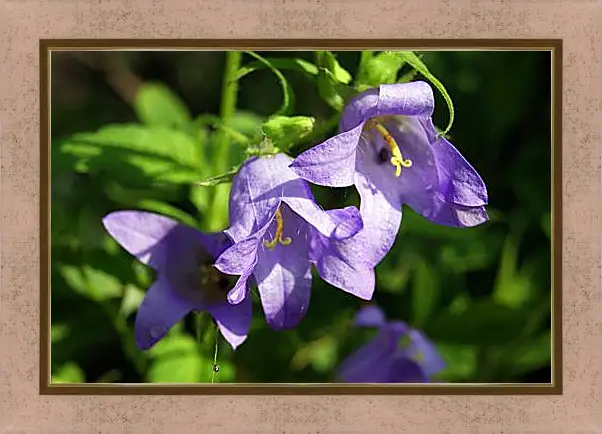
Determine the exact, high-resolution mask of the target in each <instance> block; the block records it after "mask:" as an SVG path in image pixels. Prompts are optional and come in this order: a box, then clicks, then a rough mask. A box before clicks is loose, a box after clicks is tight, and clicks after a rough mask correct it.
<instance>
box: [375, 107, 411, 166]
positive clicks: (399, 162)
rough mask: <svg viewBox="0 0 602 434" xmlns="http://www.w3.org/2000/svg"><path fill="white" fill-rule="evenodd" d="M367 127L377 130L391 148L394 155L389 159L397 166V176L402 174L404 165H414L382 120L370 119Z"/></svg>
mask: <svg viewBox="0 0 602 434" xmlns="http://www.w3.org/2000/svg"><path fill="white" fill-rule="evenodd" d="M367 127H368V128H370V129H373V130H375V131H376V132H377V133H378V134H379V135H380V136H381V137H382V138H383V140H384V141H385V143H386V144H387V146H388V147H389V149H390V150H391V154H392V156H391V159H390V160H389V161H390V163H391V164H392V165H393V166H394V167H395V176H396V177H399V176H400V175H401V168H402V167H405V168H409V167H412V160H410V159H404V158H403V155H402V154H401V150H400V149H399V145H398V144H397V142H396V141H395V139H394V138H393V136H392V135H391V134H390V133H389V131H388V130H387V129H386V128H385V126H384V125H383V124H382V123H381V122H380V121H378V120H376V119H370V120H369V121H368V123H367Z"/></svg>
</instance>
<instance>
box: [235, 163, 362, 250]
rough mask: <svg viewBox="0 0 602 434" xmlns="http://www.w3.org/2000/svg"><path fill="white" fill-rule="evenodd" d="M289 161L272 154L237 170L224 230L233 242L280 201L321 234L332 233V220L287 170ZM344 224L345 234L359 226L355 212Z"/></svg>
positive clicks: (268, 216)
mask: <svg viewBox="0 0 602 434" xmlns="http://www.w3.org/2000/svg"><path fill="white" fill-rule="evenodd" d="M291 162H292V158H291V157H289V156H288V155H285V154H276V155H274V156H265V157H260V158H253V159H251V160H249V161H248V162H247V163H245V165H244V166H243V168H242V169H241V170H240V171H239V173H238V174H237V176H236V178H235V182H234V184H235V185H234V186H233V189H232V194H231V196H230V222H231V225H232V226H231V227H230V228H228V229H227V230H226V232H227V233H228V235H230V236H231V237H232V238H233V239H234V240H235V241H238V240H240V239H242V238H245V237H247V236H249V235H250V234H251V233H252V232H254V231H256V230H258V228H260V227H262V226H264V225H265V224H266V222H267V221H268V220H269V219H271V217H272V216H273V214H274V213H275V211H276V209H277V208H278V207H279V206H280V203H281V202H284V203H286V204H287V205H288V206H290V208H291V209H292V210H293V211H295V212H296V213H297V214H298V215H299V216H301V217H302V218H303V219H305V220H306V221H307V222H309V223H310V224H311V225H312V226H314V227H315V228H316V229H318V230H319V231H320V232H321V233H323V234H324V235H326V236H331V235H332V234H333V231H335V229H336V224H335V222H333V221H332V219H331V218H330V217H329V215H328V214H327V213H326V212H325V211H324V210H323V209H321V208H320V207H319V206H318V204H317V203H316V201H315V198H314V196H313V193H312V191H311V188H310V187H309V184H308V183H307V182H306V181H305V180H303V179H301V178H299V176H298V175H297V174H295V173H294V172H293V171H292V170H291V169H290V167H289V165H290V164H291ZM347 226H348V228H347V231H346V232H345V233H344V234H343V235H345V236H350V234H351V235H352V234H353V233H355V232H357V231H358V230H359V229H361V218H360V217H359V214H358V215H357V216H353V217H351V216H350V222H349V223H347ZM353 231H355V232H353ZM337 234H339V233H335V235H337Z"/></svg>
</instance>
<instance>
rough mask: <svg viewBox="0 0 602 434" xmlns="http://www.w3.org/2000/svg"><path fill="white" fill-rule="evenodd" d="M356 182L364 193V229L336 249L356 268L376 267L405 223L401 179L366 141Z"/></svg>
mask: <svg viewBox="0 0 602 434" xmlns="http://www.w3.org/2000/svg"><path fill="white" fill-rule="evenodd" d="M359 150H360V152H359V153H358V163H357V164H358V173H356V175H355V186H356V189H357V191H358V193H359V195H360V215H361V217H362V222H363V229H362V230H361V231H359V232H358V233H357V234H355V235H354V236H353V237H351V238H349V239H347V240H344V241H339V242H337V244H336V249H337V251H338V253H339V254H340V256H341V258H343V259H344V260H345V261H346V262H347V263H348V264H350V265H351V266H352V267H353V268H355V269H366V268H373V267H375V266H376V265H377V264H378V263H379V262H380V261H381V260H382V259H383V258H384V256H385V255H386V254H387V253H388V252H389V250H390V249H391V247H392V246H393V243H394V242H395V239H396V237H397V232H398V230H399V226H400V224H401V216H402V205H401V195H400V194H399V191H398V188H397V183H398V180H397V178H395V176H394V175H393V174H390V173H387V172H386V169H388V167H383V166H382V165H380V164H379V162H378V160H377V158H378V155H377V152H376V151H375V150H374V149H373V148H372V147H371V146H370V145H369V144H368V143H366V142H362V145H361V147H360V148H359Z"/></svg>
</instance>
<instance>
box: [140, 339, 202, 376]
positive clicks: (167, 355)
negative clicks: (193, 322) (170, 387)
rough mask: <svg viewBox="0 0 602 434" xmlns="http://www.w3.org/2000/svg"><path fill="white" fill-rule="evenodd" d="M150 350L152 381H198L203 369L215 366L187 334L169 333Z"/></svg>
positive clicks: (149, 371) (150, 374)
mask: <svg viewBox="0 0 602 434" xmlns="http://www.w3.org/2000/svg"><path fill="white" fill-rule="evenodd" d="M149 351H150V355H151V357H152V358H153V361H152V364H151V366H150V368H149V370H148V374H147V375H148V380H149V381H150V382H151V383H197V382H198V381H199V380H200V378H201V376H202V373H203V370H204V369H209V370H211V369H212V366H213V363H211V361H209V360H205V359H204V358H203V357H202V356H201V354H200V353H199V351H198V344H197V342H196V341H195V340H194V339H193V338H192V337H190V336H187V335H180V334H176V333H169V334H168V335H167V336H166V337H164V338H163V339H161V340H160V341H159V342H158V343H157V344H156V345H155V346H154V347H153V348H152V349H151V350H149Z"/></svg>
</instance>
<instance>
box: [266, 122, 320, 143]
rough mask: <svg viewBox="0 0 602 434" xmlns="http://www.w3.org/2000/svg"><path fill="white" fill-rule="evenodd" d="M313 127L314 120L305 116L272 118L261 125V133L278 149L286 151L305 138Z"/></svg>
mask: <svg viewBox="0 0 602 434" xmlns="http://www.w3.org/2000/svg"><path fill="white" fill-rule="evenodd" d="M314 125H315V119H314V118H311V117H307V116H293V117H288V116H273V117H272V118H270V119H269V120H268V121H267V122H266V123H265V124H264V125H263V132H264V134H265V135H266V136H267V137H268V138H269V139H270V140H271V141H272V142H273V143H275V144H277V146H278V148H279V149H281V150H283V151H287V150H288V149H289V148H290V147H291V146H293V145H295V144H296V143H297V142H299V141H300V140H303V139H304V138H305V137H307V135H308V134H310V133H311V132H312V131H313V129H314Z"/></svg>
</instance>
